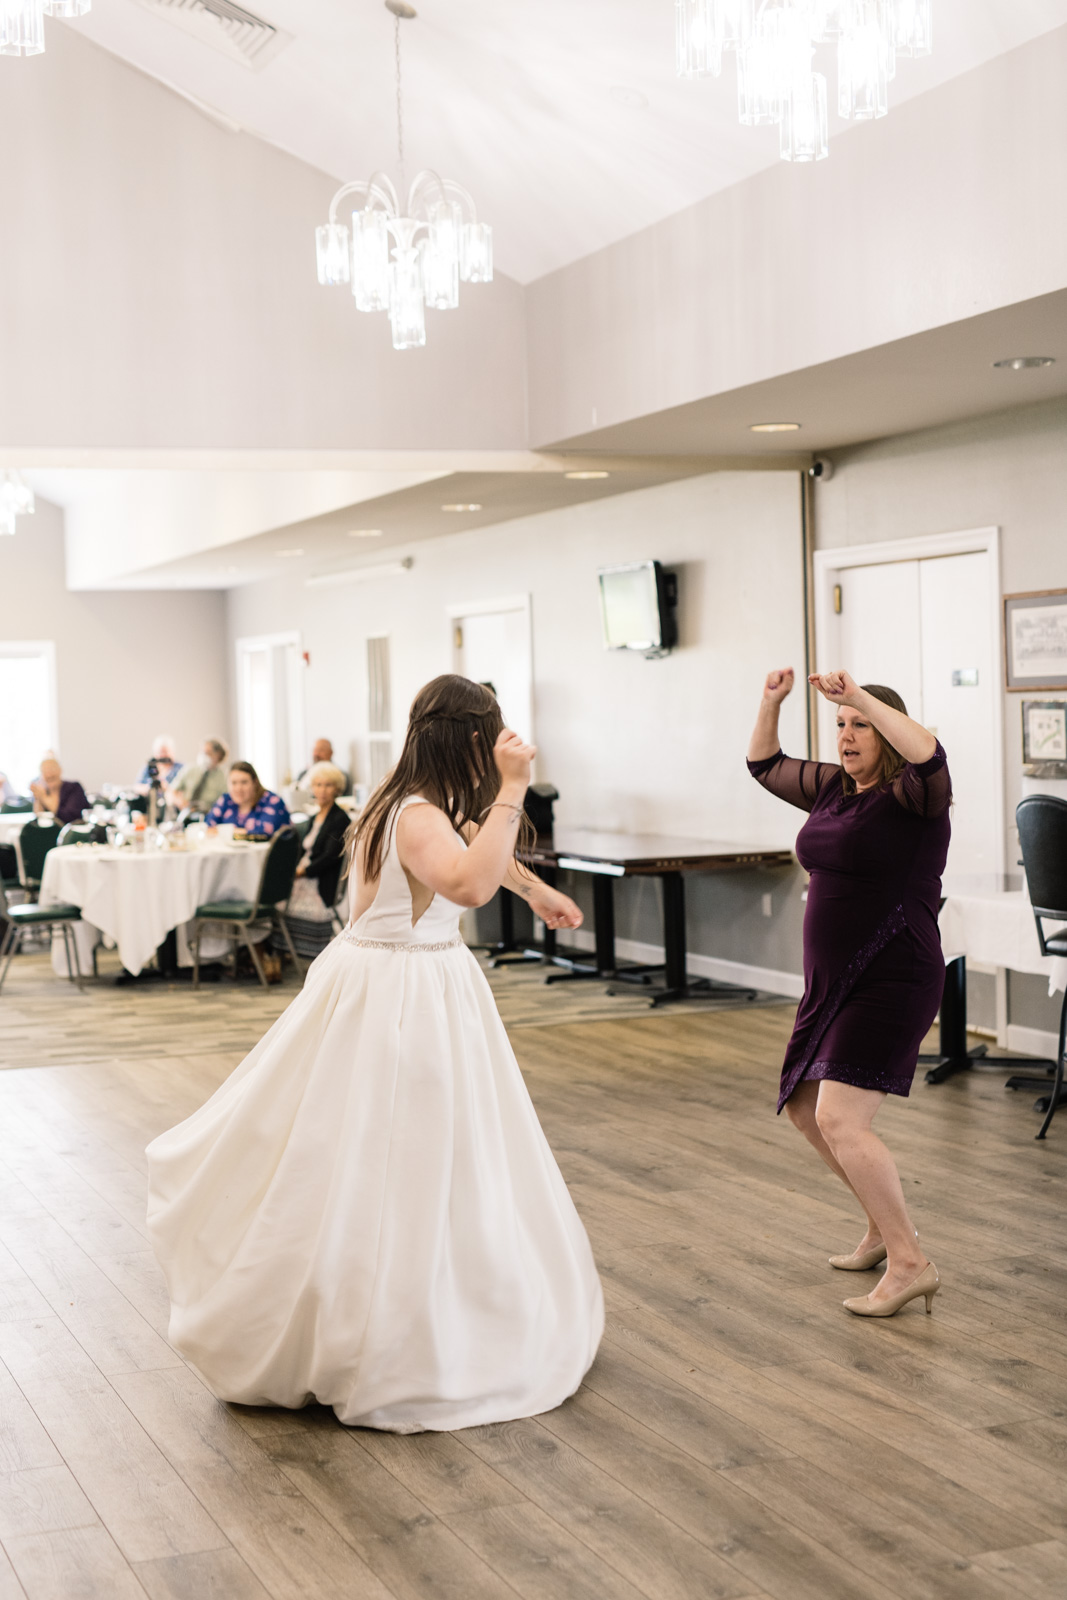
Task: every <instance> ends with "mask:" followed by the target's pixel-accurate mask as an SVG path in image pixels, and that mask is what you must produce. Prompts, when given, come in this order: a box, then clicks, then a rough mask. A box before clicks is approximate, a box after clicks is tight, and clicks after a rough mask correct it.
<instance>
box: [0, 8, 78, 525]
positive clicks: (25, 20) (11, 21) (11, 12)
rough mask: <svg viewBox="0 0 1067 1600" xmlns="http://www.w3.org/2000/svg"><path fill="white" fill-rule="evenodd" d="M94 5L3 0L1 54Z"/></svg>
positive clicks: (39, 40)
mask: <svg viewBox="0 0 1067 1600" xmlns="http://www.w3.org/2000/svg"><path fill="white" fill-rule="evenodd" d="M91 5H92V0H0V56H39V55H40V54H41V51H42V50H43V49H44V19H45V17H84V15H85V13H86V12H87V11H88V10H89V9H90V7H91ZM31 510H32V507H31ZM3 531H4V532H5V533H6V532H9V531H10V532H14V530H13V529H11V530H9V529H6V528H5V529H4V530H3Z"/></svg>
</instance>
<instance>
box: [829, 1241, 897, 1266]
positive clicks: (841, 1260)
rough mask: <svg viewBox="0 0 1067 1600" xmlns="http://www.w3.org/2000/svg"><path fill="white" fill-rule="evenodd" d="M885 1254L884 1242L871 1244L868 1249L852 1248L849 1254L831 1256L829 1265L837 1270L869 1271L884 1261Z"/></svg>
mask: <svg viewBox="0 0 1067 1600" xmlns="http://www.w3.org/2000/svg"><path fill="white" fill-rule="evenodd" d="M886 1255H887V1251H886V1247H885V1245H884V1244H876V1245H872V1247H871V1249H870V1250H863V1251H859V1250H854V1251H853V1253H852V1254H851V1255H850V1256H831V1257H830V1265H831V1266H832V1267H836V1268H837V1270H838V1272H869V1271H870V1269H871V1267H876V1266H877V1265H878V1263H879V1262H880V1261H884V1260H885V1258H886Z"/></svg>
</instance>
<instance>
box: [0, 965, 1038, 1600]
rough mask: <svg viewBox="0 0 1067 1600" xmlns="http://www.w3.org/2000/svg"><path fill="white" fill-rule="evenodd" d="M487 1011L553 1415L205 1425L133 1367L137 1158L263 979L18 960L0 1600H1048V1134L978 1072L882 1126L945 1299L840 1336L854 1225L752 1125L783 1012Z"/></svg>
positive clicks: (174, 1372)
mask: <svg viewBox="0 0 1067 1600" xmlns="http://www.w3.org/2000/svg"><path fill="white" fill-rule="evenodd" d="M520 981H522V983H523V987H522V994H521V997H520V998H521V1004H519V1006H518V1012H517V1014H518V1015H521V1017H522V1018H523V1019H524V1022H525V1025H523V1026H519V1027H516V1030H515V1033H514V1039H515V1044H516V1049H517V1051H518V1054H519V1057H520V1060H521V1063H522V1066H523V1069H524V1071H525V1072H526V1074H527V1081H528V1083H529V1086H530V1089H531V1092H532V1094H533V1096H534V1100H535V1102H536V1104H537V1107H538V1110H539V1112H540V1114H541V1117H542V1119H543V1122H544V1125H545V1128H546V1131H547V1133H548V1135H549V1138H550V1140H551V1141H552V1144H553V1146H554V1148H555V1150H556V1152H557V1155H558V1157H559V1160H560V1164H561V1166H562V1169H563V1172H564V1174H565V1176H566V1178H567V1180H568V1182H569V1183H570V1185H571V1188H572V1192H573V1193H574V1196H575V1199H576V1201H577V1204H578V1206H579V1208H580V1210H581V1212H582V1214H583V1216H584V1218H585V1220H586V1223H587V1226H588V1228H589V1231H590V1235H591V1237H592V1240H593V1245H594V1249H595V1251H596V1255H597V1259H598V1262H599V1264H600V1267H601V1271H602V1274H603V1277H604V1284H605V1292H606V1297H607V1304H608V1329H607V1335H606V1337H605V1340H604V1344H603V1347H602V1349H601V1352H600V1355H599V1357H598V1359H597V1362H596V1364H595V1366H594V1368H593V1370H592V1372H591V1373H590V1375H589V1378H588V1380H587V1382H586V1384H585V1385H584V1386H583V1388H582V1390H581V1391H580V1393H579V1394H578V1395H577V1396H576V1397H575V1398H574V1399H573V1400H572V1401H570V1402H568V1403H567V1404H566V1405H565V1406H562V1407H561V1408H560V1409H559V1410H558V1411H555V1412H553V1413H551V1414H550V1415H547V1416H544V1417H539V1418H536V1419H534V1420H529V1421H523V1422H516V1423H511V1424H507V1425H504V1426H499V1427H489V1428H477V1429H471V1430H467V1431H464V1432H462V1433H458V1434H453V1435H442V1434H424V1435H417V1436H411V1437H397V1436H393V1435H388V1434H375V1433H371V1432H366V1431H358V1430H347V1429H344V1428H342V1427H340V1426H339V1425H338V1424H337V1423H336V1422H335V1420H334V1419H333V1416H332V1413H330V1412H327V1411H324V1410H322V1409H321V1408H312V1409H310V1410H308V1411H305V1412H298V1413H291V1412H277V1411H267V1410H263V1411H259V1410H249V1409H242V1408H238V1407H228V1406H223V1405H220V1404H219V1403H218V1402H216V1401H215V1400H214V1399H213V1398H212V1397H211V1395H210V1394H208V1392H207V1391H206V1390H205V1388H204V1387H203V1385H202V1383H201V1382H200V1381H199V1379H198V1378H197V1377H196V1375H195V1374H194V1373H193V1372H192V1371H190V1369H189V1368H187V1367H186V1366H185V1365H184V1364H183V1362H182V1361H181V1360H180V1358H179V1357H178V1356H177V1354H176V1353H175V1352H174V1351H173V1350H172V1349H171V1348H170V1346H169V1345H168V1344H167V1341H166V1326H167V1304H166V1296H165V1293H164V1289H163V1284H162V1280H161V1277H160V1274H159V1272H158V1270H157V1268H156V1266H155V1262H154V1259H153V1257H152V1255H151V1252H150V1250H149V1248H148V1242H147V1238H146V1233H145V1227H144V1168H145V1163H144V1155H143V1151H144V1145H145V1143H146V1141H147V1140H148V1139H150V1138H152V1137H153V1136H154V1135H155V1134H156V1133H158V1132H159V1131H161V1130H162V1129H163V1128H165V1127H167V1126H169V1125H170V1124H172V1123H173V1122H174V1121H176V1120H178V1119H179V1118H181V1117H182V1116H184V1115H186V1114H187V1113H188V1112H189V1111H191V1110H192V1109H193V1108H194V1107H195V1106H196V1105H197V1104H199V1103H200V1101H201V1100H202V1099H203V1098H204V1097H205V1096H206V1095H207V1094H208V1093H209V1092H210V1091H211V1090H212V1089H213V1088H214V1087H215V1085H216V1084H218V1083H219V1082H220V1081H221V1080H222V1078H223V1077H224V1076H225V1075H226V1074H227V1073H228V1072H229V1071H230V1070H231V1068H232V1067H233V1066H234V1065H235V1064H236V1061H237V1060H238V1059H239V1056H240V1053H241V1051H242V1050H243V1049H244V1048H246V1047H247V1044H248V1042H250V1039H251V1038H254V1037H255V1036H256V1034H257V1033H258V1032H259V1031H260V1030H261V1029H262V1028H263V1027H264V1026H266V1024H267V1023H268V1022H269V1021H270V1020H271V1019H272V1018H273V1017H274V1016H275V1015H276V1014H277V1012H278V1010H279V1008H280V1006H281V1005H282V1004H283V1003H284V1001H285V1000H286V999H288V998H289V997H290V995H291V992H292V991H291V989H290V990H289V991H288V992H282V993H279V991H277V990H275V991H272V992H271V993H270V994H269V995H264V994H260V993H259V992H257V991H256V990H255V989H252V988H251V987H249V988H247V989H241V990H236V991H234V990H231V989H228V990H226V991H225V992H221V991H217V990H216V991H210V990H209V991H205V992H204V994H203V995H202V996H199V997H198V996H194V995H193V994H191V993H190V992H189V991H188V990H184V991H175V990H168V989H166V988H165V987H164V986H163V985H159V986H146V987H143V988H137V989H135V990H112V989H109V988H106V987H103V986H101V987H100V988H98V989H96V990H95V991H94V992H93V993H92V995H91V996H89V997H86V998H84V999H80V998H79V997H78V996H77V995H75V994H74V993H73V992H71V991H70V990H69V989H68V988H67V987H66V986H65V985H61V984H59V983H58V982H56V981H55V980H54V979H53V978H52V977H51V974H50V971H49V969H48V967H47V964H46V962H45V961H44V959H43V958H42V957H39V956H28V957H20V958H19V960H18V961H16V963H15V967H14V969H13V981H12V984H11V988H10V990H7V989H5V992H4V994H3V995H0V1060H2V1061H3V1063H4V1064H5V1065H7V1066H9V1068H10V1070H8V1071H5V1072H0V1363H2V1364H0V1600H12V1597H16V1596H18V1597H23V1596H25V1597H27V1600H72V1597H93V1600H96V1597H100V1600H124V1597H126V1596H144V1595H148V1596H150V1597H153V1600H202V1597H205V1596H210V1597H217V1600H253V1597H256V1600H263V1597H266V1596H270V1597H274V1600H297V1597H300V1600H306V1597H315V1600H338V1597H342V1596H343V1597H349V1596H353V1597H360V1600H363V1597H366V1600H389V1597H396V1600H483V1597H485V1600H488V1597H494V1600H495V1597H504V1596H520V1597H524V1600H609V1597H610V1600H640V1597H646V1600H704V1597H715V1596H719V1597H723V1600H730V1597H734V1600H742V1597H745V1596H750V1597H753V1600H755V1597H760V1596H774V1597H776V1600H778V1597H780V1600H838V1597H840V1600H885V1597H887V1596H909V1597H916V1600H1023V1597H1031V1600H1053V1597H1056V1600H1062V1597H1063V1595H1064V1593H1065V1592H1067V1339H1065V1323H1067V1319H1065V1306H1067V1254H1065V1251H1064V1238H1065V1232H1067V1230H1065V1227H1064V1217H1065V1216H1067V1182H1065V1174H1067V1115H1064V1116H1063V1117H1062V1118H1061V1119H1060V1120H1059V1121H1058V1122H1056V1123H1054V1124H1053V1130H1052V1133H1051V1135H1050V1138H1049V1140H1048V1142H1047V1143H1046V1144H1045V1145H1038V1144H1035V1143H1034V1141H1033V1134H1034V1132H1035V1129H1036V1119H1035V1117H1034V1114H1033V1112H1032V1111H1031V1109H1030V1107H1031V1099H1032V1097H1030V1096H1025V1095H1018V1096H1011V1095H1007V1094H1006V1093H1005V1092H1004V1089H1003V1087H1002V1083H1003V1079H1002V1077H1001V1076H1000V1075H995V1076H994V1075H975V1076H973V1077H971V1078H969V1079H965V1080H961V1079H957V1080H955V1081H954V1082H952V1083H949V1084H946V1085H944V1086H942V1087H940V1088H936V1089H929V1088H926V1087H925V1086H924V1085H920V1086H919V1087H918V1088H917V1089H916V1091H915V1093H914V1095H913V1097H912V1099H911V1101H910V1102H908V1103H907V1104H901V1103H897V1102H893V1103H891V1104H890V1106H889V1107H888V1108H887V1114H886V1115H885V1118H884V1120H885V1132H886V1135H887V1137H888V1138H889V1139H890V1141H891V1143H892V1145H893V1147H894V1149H895V1150H896V1151H897V1153H898V1155H899V1157H900V1160H901V1164H902V1170H903V1172H904V1176H905V1184H906V1188H907V1192H908V1196H909V1201H910V1202H911V1203H912V1204H913V1205H914V1211H915V1218H916V1222H917V1225H918V1226H919V1228H920V1230H921V1232H922V1235H923V1239H924V1242H925V1244H926V1247H927V1249H928V1251H929V1252H930V1254H931V1255H932V1256H933V1257H934V1259H935V1260H936V1261H937V1262H938V1265H939V1267H940V1268H941V1272H942V1276H943V1279H944V1283H945V1288H944V1291H943V1293H942V1294H941V1295H940V1296H939V1297H938V1299H937V1302H936V1309H935V1313H934V1315H933V1316H932V1317H926V1316H925V1315H923V1313H922V1310H921V1303H920V1309H916V1308H915V1307H909V1308H908V1310H907V1311H905V1312H904V1313H903V1314H901V1315H900V1316H899V1317H897V1318H895V1319H893V1320H891V1321H886V1322H873V1323H872V1322H860V1321H856V1320H853V1319H851V1318H849V1317H847V1316H846V1314H845V1313H844V1312H843V1311H842V1310H841V1309H840V1301H841V1299H842V1297H843V1295H844V1294H845V1293H847V1292H849V1291H852V1290H855V1289H856V1288H857V1282H856V1280H855V1279H845V1278H843V1276H842V1275H841V1274H835V1273H832V1272H831V1271H830V1270H829V1269H828V1268H827V1266H826V1256H827V1255H828V1254H829V1253H830V1252H831V1251H832V1250H835V1249H841V1248H847V1247H849V1246H850V1245H851V1244H852V1243H853V1242H854V1241H855V1238H856V1236H857V1225H856V1219H855V1217H854V1215H853V1214H852V1212H851V1210H850V1207H849V1205H848V1204H847V1203H846V1198H845V1196H844V1192H843V1190H841V1189H840V1187H839V1186H836V1185H835V1181H834V1180H833V1179H832V1178H831V1176H830V1175H829V1174H824V1173H823V1172H822V1170H821V1168H820V1167H819V1165H818V1164H817V1162H816V1161H815V1159H814V1157H812V1156H811V1155H810V1154H809V1152H808V1151H807V1149H806V1147H805V1146H804V1145H803V1144H802V1142H801V1141H800V1140H799V1139H798V1138H797V1136H796V1135H795V1134H794V1133H793V1131H792V1130H791V1129H790V1128H789V1127H788V1126H787V1125H786V1124H785V1122H784V1119H778V1120H776V1119H775V1117H774V1114H773V1101H774V1088H775V1084H776V1081H777V1072H778V1061H779V1059H780V1055H781V1049H782V1045H783V1042H784V1039H785V1037H786V1036H787V1033H788V1029H789V1024H790V1019H791V1011H790V1009H789V1008H788V1007H786V1006H779V1007H775V1008H766V1009H758V1010H734V1011H721V1010H720V1011H703V1012H696V1013H691V1012H680V1011H673V1012H670V1013H666V1014H659V1013H656V1014H648V1013H642V1014H634V1013H633V1011H632V1008H631V1007H630V1006H629V1005H628V1006H627V1007H626V1010H625V1012H624V1013H622V1014H619V1015H617V1017H616V1018H613V1017H612V1015H611V1012H610V1006H608V1005H605V1007H604V1014H603V1016H599V1017H596V1018H594V1020H584V1021H582V1020H559V1013H558V1012H556V1013H549V1018H548V1021H547V1022H544V1023H542V1024H541V1025H531V1024H532V1023H534V1022H535V1021H536V1018H534V1017H533V1016H532V1014H531V1011H530V1007H531V1005H532V1003H533V1001H532V998H531V996H532V990H531V988H530V985H529V983H528V981H526V980H520ZM516 992H517V991H516ZM550 993H551V991H550ZM553 1003H554V1002H553ZM598 1003H599V1002H597V1001H596V1000H595V999H594V997H593V991H589V992H587V993H585V994H583V996H582V998H581V1001H580V1004H581V1006H582V1007H587V1006H590V1005H594V1004H598ZM870 1281H873V1280H869V1279H866V1278H864V1279H861V1280H860V1285H862V1284H864V1283H867V1282H870ZM861 1292H862V1289H861Z"/></svg>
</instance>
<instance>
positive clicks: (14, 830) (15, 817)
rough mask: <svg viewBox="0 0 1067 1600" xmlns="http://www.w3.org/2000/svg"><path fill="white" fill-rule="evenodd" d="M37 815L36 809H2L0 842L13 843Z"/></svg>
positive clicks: (0, 813) (0, 815)
mask: <svg viewBox="0 0 1067 1600" xmlns="http://www.w3.org/2000/svg"><path fill="white" fill-rule="evenodd" d="M35 816H36V812H34V811H0V844H7V845H13V844H14V843H15V841H16V840H17V839H18V837H19V835H20V834H21V833H22V830H23V828H24V827H25V826H26V824H27V822H32V821H33V820H34V818H35Z"/></svg>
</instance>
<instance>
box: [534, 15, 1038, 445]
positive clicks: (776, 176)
mask: <svg viewBox="0 0 1067 1600" xmlns="http://www.w3.org/2000/svg"><path fill="white" fill-rule="evenodd" d="M1065 78H1067V28H1060V29H1057V30H1056V31H1055V32H1052V33H1049V34H1046V35H1044V36H1043V37H1042V38H1040V39H1035V40H1033V41H1032V42H1031V43H1029V44H1026V45H1023V46H1021V47H1020V48H1019V49H1017V50H1013V51H1010V52H1009V53H1008V54H1006V55H1004V56H1000V57H997V58H996V59H995V60H993V61H989V62H987V63H985V65H983V66H981V67H978V68H976V69H975V70H974V71H972V72H968V73H965V74H963V75H962V76H961V77H959V78H956V79H954V80H953V81H952V82H950V83H946V84H943V85H942V86H941V87H940V88H938V89H937V90H935V91H932V92H931V93H929V94H924V95H918V96H916V97H915V98H914V99H911V100H908V101H907V102H905V103H904V104H903V105H896V106H894V108H893V110H892V113H891V115H890V116H889V117H887V118H885V119H883V120H879V121H877V122H870V123H862V124H857V125H856V126H855V127H853V128H851V129H849V131H848V132H847V133H843V134H841V135H840V136H838V137H836V138H835V139H834V141H833V150H832V153H831V155H830V158H829V160H828V161H824V162H819V163H818V164H817V165H814V166H808V167H797V166H793V165H788V164H786V163H784V162H783V163H779V164H778V165H777V166H776V167H774V168H772V169H770V170H769V171H767V172H763V173H760V174H758V175H757V176H756V177H753V178H749V179H748V180H746V181H745V182H744V183H740V184H737V185H735V186H734V187H733V188H732V189H727V190H725V191H723V192H721V193H719V194H715V195H712V196H711V197H710V198H709V199H707V200H704V201H702V202H700V204H698V205H695V206H691V207H689V208H687V209H686V210H684V211H681V212H679V213H678V214H677V215H675V216H672V217H668V218H667V219H666V220H665V221H664V222H661V223H657V224H656V225H655V226H654V227H651V228H644V229H642V230H641V231H640V232H638V233H634V234H632V235H631V236H630V237H628V238H626V239H622V240H620V242H619V243H618V244H613V245H610V246H608V247H607V248H606V249H604V250H598V251H596V252H595V253H594V254H592V255H589V256H586V257H585V258H584V259H583V260H580V261H577V262H575V263H574V264H573V265H571V266H568V267H563V268H561V269H560V270H559V271H558V272H553V273H550V274H549V275H548V276H546V277H544V278H542V279H540V280H539V281H538V282H536V283H534V284H531V285H530V286H529V287H528V289H527V292H526V296H527V316H528V320H529V360H530V440H531V443H532V444H533V445H534V446H535V447H541V446H543V445H545V444H549V443H553V442H556V441H559V440H565V439H568V438H571V437H573V436H576V435H582V434H586V433H588V432H589V431H590V430H591V429H596V428H598V427H599V428H600V429H603V428H606V427H609V426H610V425H611V424H613V423H620V422H624V421H627V420H629V419H631V418H636V417H642V416H647V415H649V414H651V413H653V412H657V411H662V410H664V409H666V408H668V407H672V406H683V405H685V404H686V403H688V402H690V401H694V400H698V399H701V398H703V397H704V396H708V395H719V394H724V393H726V392H727V391H730V390H734V389H740V388H743V387H744V386H745V385H749V384H757V383H760V382H762V381H763V380H765V379H769V378H773V377H775V376H777V375H779V374H783V373H793V372H799V371H801V370H802V369H804V368H808V367H814V366H817V365H818V364H820V363H823V362H829V361H833V360H835V359H837V358H839V357H842V356H845V355H849V354H852V353H855V352H859V351H864V350H871V349H873V348H874V347H875V346H878V345H883V344H887V343H889V342H891V341H893V340H897V339H903V338H906V337H908V336H909V335H911V334H917V333H919V332H922V331H923V330H926V329H933V328H941V327H944V326H945V325H946V324H948V323H952V322H956V321H959V320H962V319H965V318H969V317H974V316H977V315H978V314H979V313H982V312H988V311H993V310H995V309H996V308H998V307H1002V306H1007V305H1012V304H1015V303H1017V302H1022V301H1026V300H1029V299H1032V298H1034V297H1036V296H1039V295H1044V294H1048V293H1051V292H1052V291H1054V290H1059V289H1062V288H1063V287H1064V286H1065V285H1067V210H1065V208H1064V207H1063V206H1060V205H1057V204H1056V203H1055V202H1054V201H1053V200H1052V197H1053V196H1056V195H1062V194H1063V192H1064V188H1065V186H1067V96H1065V95H1064V94H1063V83H1064V80H1065ZM753 137H756V135H753ZM1006 218H1026V219H1027V220H1026V222H1024V223H1020V225H1018V226H1009V225H1006V224H1005V219H1006ZM1008 353H1011V352H1008ZM594 410H595V414H594Z"/></svg>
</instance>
